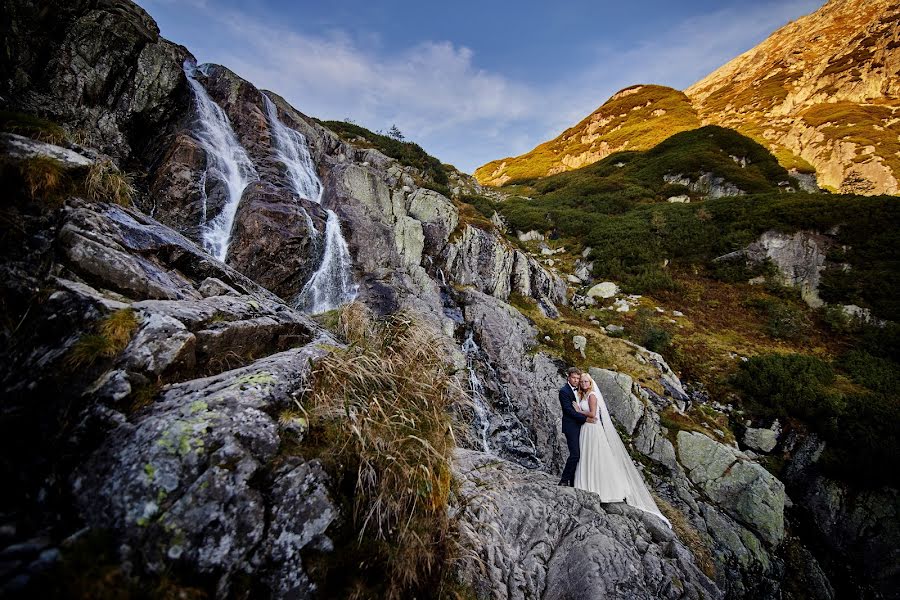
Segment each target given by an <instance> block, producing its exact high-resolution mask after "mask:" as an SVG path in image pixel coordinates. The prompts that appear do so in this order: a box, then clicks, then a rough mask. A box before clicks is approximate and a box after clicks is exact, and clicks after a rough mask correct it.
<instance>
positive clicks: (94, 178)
mask: <svg viewBox="0 0 900 600" xmlns="http://www.w3.org/2000/svg"><path fill="white" fill-rule="evenodd" d="M84 189H85V193H86V194H87V197H88V198H89V199H91V200H94V201H96V202H112V203H113V204H119V205H122V206H131V204H132V200H133V198H134V187H133V185H132V178H131V176H130V175H128V174H126V173H123V172H121V171H119V169H118V168H117V167H116V166H115V165H114V164H113V163H112V161H109V160H101V161H95V162H94V163H93V164H91V166H90V168H89V169H88V172H87V175H86V176H85V178H84Z"/></svg>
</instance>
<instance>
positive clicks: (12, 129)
mask: <svg viewBox="0 0 900 600" xmlns="http://www.w3.org/2000/svg"><path fill="white" fill-rule="evenodd" d="M0 131H7V132H9V133H16V134H18V135H22V136H25V137H28V138H31V139H33V140H38V141H40V142H46V143H48V144H56V145H59V144H63V143H65V142H67V141H68V140H69V135H68V134H67V133H66V130H65V129H63V128H62V127H60V126H59V125H57V124H56V123H54V122H53V121H49V120H47V119H44V118H41V117H38V116H36V115H31V114H28V113H22V112H14V111H8V110H0Z"/></svg>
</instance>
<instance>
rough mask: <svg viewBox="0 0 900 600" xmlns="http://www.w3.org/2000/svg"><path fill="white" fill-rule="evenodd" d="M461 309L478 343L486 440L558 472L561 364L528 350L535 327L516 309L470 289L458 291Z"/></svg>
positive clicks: (503, 452) (506, 453) (526, 462)
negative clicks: (486, 422)
mask: <svg viewBox="0 0 900 600" xmlns="http://www.w3.org/2000/svg"><path fill="white" fill-rule="evenodd" d="M462 304H463V314H464V317H465V321H466V322H467V323H469V324H470V325H471V327H472V330H473V332H474V334H475V340H476V341H477V342H478V343H479V344H480V347H481V351H482V353H483V356H478V357H475V358H476V365H475V368H476V371H477V374H478V376H479V377H480V379H481V381H482V383H483V385H484V387H485V389H486V392H487V398H486V402H487V405H488V406H487V408H488V415H487V418H488V420H489V425H488V441H489V444H490V445H491V447H492V449H493V450H494V451H495V452H497V453H498V454H499V455H500V456H502V457H504V458H506V459H508V460H512V461H514V462H516V463H518V464H520V465H523V466H526V467H529V468H541V469H543V470H545V471H548V472H550V473H555V474H559V473H561V472H562V467H563V465H564V464H565V460H566V457H567V456H568V451H567V450H566V445H565V438H564V437H563V435H562V432H561V419H562V413H561V409H560V406H559V400H558V389H559V388H560V387H561V386H562V385H563V383H564V382H565V378H564V377H563V376H562V375H561V374H560V366H559V365H557V364H556V363H555V362H554V361H553V360H552V359H551V358H550V357H548V356H547V355H545V354H542V353H537V354H534V355H532V354H531V353H530V350H531V348H533V347H534V345H535V344H536V342H535V336H536V335H537V330H536V329H534V327H533V326H532V325H531V323H530V322H529V321H528V319H526V318H525V317H524V316H522V314H521V313H519V312H518V311H517V310H516V309H515V308H513V307H512V306H510V305H508V304H506V303H505V302H503V301H501V300H498V299H497V298H495V297H493V296H489V295H487V294H483V293H481V292H478V291H475V290H466V291H465V292H464V293H463V294H462Z"/></svg>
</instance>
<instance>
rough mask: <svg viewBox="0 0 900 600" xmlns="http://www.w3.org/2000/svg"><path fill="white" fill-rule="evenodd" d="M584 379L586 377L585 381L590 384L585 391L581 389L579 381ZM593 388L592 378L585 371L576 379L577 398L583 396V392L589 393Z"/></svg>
mask: <svg viewBox="0 0 900 600" xmlns="http://www.w3.org/2000/svg"><path fill="white" fill-rule="evenodd" d="M585 377H587V380H588V381H590V382H591V387H590V388H588V389H587V390H583V389H581V380H582V379H584V378H585ZM593 387H594V378H593V377H591V376H590V374H588V373H587V371H585V372H583V373H582V374H581V378H579V379H578V396H579V397H582V396H584V394H585V391H588V392H590V391H591V388H593Z"/></svg>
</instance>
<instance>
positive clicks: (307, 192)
mask: <svg viewBox="0 0 900 600" xmlns="http://www.w3.org/2000/svg"><path fill="white" fill-rule="evenodd" d="M262 97H263V103H264V104H265V105H266V114H267V115H268V117H269V125H270V127H269V130H270V131H271V132H272V146H273V147H274V148H275V158H277V159H278V160H279V161H281V164H283V165H284V167H285V169H286V170H287V176H288V180H289V181H290V183H291V187H292V188H293V189H294V192H295V193H296V194H297V195H298V196H300V197H301V198H306V199H307V200H311V201H313V202H315V203H316V204H318V203H319V202H320V201H321V199H322V183H321V182H320V181H319V178H318V177H316V168H315V165H314V164H313V161H312V157H311V156H310V155H309V149H307V147H306V138H305V137H304V136H303V134H302V133H300V132H299V131H294V130H293V129H291V128H290V127H287V126H285V124H284V123H282V122H281V120H280V119H279V118H278V108H277V107H276V106H275V103H274V102H272V100H270V99H269V97H268V96H266V95H265V94H262ZM300 212H301V213H303V218H304V219H305V220H306V229H307V231H309V234H310V235H311V236H312V237H313V240H314V241H318V238H319V230H318V229H316V226H315V225H314V224H313V220H312V217H310V216H309V213H308V212H306V209H305V208H303V206H302V205H300Z"/></svg>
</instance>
